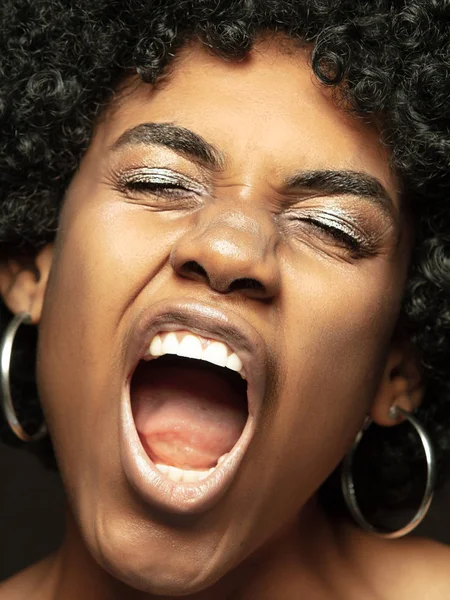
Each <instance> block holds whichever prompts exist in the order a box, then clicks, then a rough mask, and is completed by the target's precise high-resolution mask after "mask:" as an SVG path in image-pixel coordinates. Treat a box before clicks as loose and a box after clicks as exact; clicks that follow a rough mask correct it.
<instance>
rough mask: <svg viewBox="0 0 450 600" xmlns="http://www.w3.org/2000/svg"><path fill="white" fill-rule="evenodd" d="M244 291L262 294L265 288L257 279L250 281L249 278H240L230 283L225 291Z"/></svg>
mask: <svg viewBox="0 0 450 600" xmlns="http://www.w3.org/2000/svg"><path fill="white" fill-rule="evenodd" d="M244 290H246V291H256V292H261V293H264V292H265V287H264V286H263V284H262V283H261V282H259V281H258V280H257V279H252V278H251V277H241V278H240V279H235V280H234V281H232V282H231V283H230V285H229V287H228V290H227V291H228V292H235V291H244Z"/></svg>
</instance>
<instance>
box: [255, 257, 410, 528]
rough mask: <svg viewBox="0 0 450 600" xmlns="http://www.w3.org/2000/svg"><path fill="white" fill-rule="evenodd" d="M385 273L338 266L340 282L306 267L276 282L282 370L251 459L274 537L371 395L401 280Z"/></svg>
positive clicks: (348, 437)
mask: <svg viewBox="0 0 450 600" xmlns="http://www.w3.org/2000/svg"><path fill="white" fill-rule="evenodd" d="M393 268H394V267H392V266H386V262H385V261H380V262H379V263H373V264H372V265H370V266H369V265H368V266H367V270H366V271H365V270H364V269H359V270H358V269H354V270H353V271H352V270H351V269H349V268H348V265H347V266H346V267H345V271H346V274H345V275H344V273H343V271H344V269H343V270H339V269H336V268H331V267H330V268H329V269H326V268H323V267H314V266H313V265H309V267H308V268H306V266H305V270H304V271H303V272H302V273H301V274H300V275H299V274H298V271H297V276H296V278H293V279H291V280H290V281H288V280H287V279H286V280H285V286H284V290H285V293H284V296H283V307H282V311H281V314H283V318H284V323H283V327H281V328H279V330H281V334H280V336H279V343H280V347H281V348H282V351H281V353H280V355H281V356H280V357H281V363H282V364H284V365H285V368H284V369H283V371H282V372H281V373H280V379H279V381H278V384H277V386H276V392H275V393H274V394H273V398H272V399H270V400H269V399H268V401H267V407H268V412H270V415H267V416H268V418H267V423H270V426H268V427H267V428H266V429H265V430H264V431H262V432H261V436H262V437H264V445H265V447H266V448H267V454H266V455H265V456H264V457H252V460H253V461H255V462H256V463H260V467H259V468H258V467H256V470H257V471H258V472H259V473H260V474H261V476H260V477H259V485H261V486H264V485H267V487H268V488H271V489H272V493H271V496H270V502H267V496H266V497H264V496H263V495H261V503H262V506H259V507H258V510H260V511H262V512H263V513H265V514H268V515H274V516H273V526H274V527H276V523H277V522H278V523H279V522H280V516H282V515H289V514H291V515H292V516H293V515H295V513H296V512H297V511H298V510H299V509H300V507H301V506H302V505H303V504H304V503H305V502H306V501H307V500H308V498H309V497H310V496H311V495H313V494H314V493H315V491H316V490H317V488H318V487H319V486H320V485H321V484H322V482H323V481H324V480H325V479H326V477H327V476H328V475H329V474H330V473H331V472H332V471H333V470H334V468H335V467H336V466H337V465H338V463H339V462H340V460H341V458H342V457H343V456H344V454H345V452H346V451H347V449H348V447H349V445H350V444H351V442H352V441H353V439H354V437H355V435H356V433H357V431H358V430H359V428H360V426H361V423H362V421H363V419H364V416H365V414H366V413H367V410H368V408H369V406H370V403H371V402H372V400H373V398H374V396H375V394H376V391H377V388H378V385H379V381H380V377H381V375H382V372H383V367H384V360H385V356H386V352H387V348H388V344H389V340H390V337H391V335H392V331H393V328H394V326H395V323H396V320H397V315H398V311H399V307H400V300H401V289H398V287H397V286H396V287H395V289H394V288H392V283H391V282H392V281H397V282H398V281H401V278H402V273H401V272H397V273H393V272H392V271H391V269H393ZM395 268H396V267H395ZM254 464H255V463H254V462H253V463H252V468H255V467H254ZM255 502H256V503H257V502H258V500H255ZM254 509H255V507H254ZM281 518H286V517H281Z"/></svg>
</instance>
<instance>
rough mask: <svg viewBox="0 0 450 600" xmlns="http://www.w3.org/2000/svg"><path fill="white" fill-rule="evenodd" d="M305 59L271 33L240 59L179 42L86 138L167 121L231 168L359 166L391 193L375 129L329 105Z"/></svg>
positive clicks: (111, 136)
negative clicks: (153, 76) (171, 56)
mask: <svg viewBox="0 0 450 600" xmlns="http://www.w3.org/2000/svg"><path fill="white" fill-rule="evenodd" d="M308 59H309V53H308V51H307V49H305V48H297V47H294V46H292V47H288V46H287V45H286V41H283V43H280V42H279V41H277V40H276V39H272V40H270V41H263V42H260V43H259V44H257V45H256V46H255V48H254V49H253V51H252V52H251V53H250V54H249V55H248V57H247V58H246V59H245V60H243V61H241V62H237V61H236V62H230V61H225V60H223V59H221V58H220V57H218V56H216V55H214V54H212V53H209V52H207V51H206V50H205V49H204V48H203V47H201V46H200V45H199V44H192V45H189V46H185V47H184V48H183V49H182V50H181V51H180V52H179V53H178V55H177V57H176V59H175V60H174V62H173V64H172V65H171V67H170V70H169V71H168V73H167V74H166V75H165V76H164V78H163V79H162V80H161V81H160V82H158V83H157V84H156V86H153V85H149V84H145V83H143V82H141V81H140V80H137V79H133V80H129V81H128V82H127V83H126V85H125V86H124V88H123V90H121V92H119V94H118V96H117V99H116V101H115V103H114V105H113V107H112V110H110V111H109V113H108V118H105V119H103V120H102V123H101V124H100V126H99V127H98V128H97V133H96V136H95V138H94V139H95V140H96V144H97V145H98V144H100V145H101V146H102V147H103V149H104V148H105V147H110V146H111V145H112V144H113V143H114V142H115V141H116V140H117V138H118V137H119V136H120V135H121V134H122V133H123V132H124V131H126V130H127V129H130V128H132V127H135V126H136V125H138V124H139V123H143V122H156V123H158V122H160V123H168V122H169V123H174V124H177V125H182V126H183V127H186V128H189V129H191V130H192V131H194V132H196V133H198V134H199V135H201V136H202V137H203V138H204V139H206V140H207V141H208V142H210V143H211V144H213V145H215V146H217V147H218V148H220V149H221V150H222V151H223V153H224V154H225V155H226V157H227V159H228V165H229V166H231V168H232V169H233V170H234V168H235V167H236V168H237V166H238V165H242V161H243V160H244V159H245V163H246V165H247V166H248V167H249V168H250V165H251V164H254V165H255V168H257V165H258V166H260V167H263V168H264V169H265V170H266V172H267V173H268V174H269V173H271V172H272V171H276V170H277V169H283V168H285V169H286V170H287V171H288V170H289V169H298V168H299V167H301V168H305V169H308V168H311V169H317V168H336V169H359V170H364V169H365V170H369V171H370V172H371V174H372V175H374V176H376V177H377V178H379V179H380V181H381V182H382V183H383V185H384V186H385V187H386V188H388V189H389V191H390V192H392V194H393V195H396V194H395V192H396V189H395V187H396V185H395V181H394V177H393V174H392V173H391V172H390V169H389V155H388V151H387V149H386V147H384V146H383V145H382V144H381V142H380V140H379V134H378V132H377V131H376V130H375V128H374V127H372V126H370V125H368V124H367V123H363V122H362V121H361V120H359V119H357V118H355V117H353V116H350V115H349V114H348V113H346V112H345V111H344V110H342V109H340V108H339V107H338V106H337V103H336V101H335V100H334V99H333V96H332V93H331V92H330V90H328V89H326V88H324V87H323V86H321V85H320V84H319V83H318V82H317V80H316V79H315V77H314V75H313V73H312V70H311V68H310V65H309V63H308ZM252 159H255V161H253V160H252ZM233 162H235V163H236V164H233Z"/></svg>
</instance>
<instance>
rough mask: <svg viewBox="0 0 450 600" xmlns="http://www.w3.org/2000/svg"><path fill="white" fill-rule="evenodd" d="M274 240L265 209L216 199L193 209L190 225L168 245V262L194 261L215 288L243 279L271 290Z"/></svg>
mask: <svg viewBox="0 0 450 600" xmlns="http://www.w3.org/2000/svg"><path fill="white" fill-rule="evenodd" d="M218 204H220V206H218ZM276 246H277V232H276V227H275V225H274V221H273V217H272V215H269V214H268V213H267V211H265V210H263V209H262V208H259V207H255V206H249V205H247V204H246V203H242V205H239V206H238V207H237V206H236V205H235V204H234V205H230V204H228V203H227V204H225V203H221V202H218V203H214V205H213V206H210V207H209V210H204V211H200V213H199V214H198V215H197V221H196V223H195V225H194V227H193V228H192V229H190V230H189V231H188V232H187V233H186V234H185V235H184V236H183V237H182V238H181V239H180V240H179V242H178V243H177V244H176V245H175V247H174V248H173V251H172V254H173V256H172V264H173V265H174V266H175V268H176V270H178V271H180V269H183V265H186V264H188V263H196V264H197V265H200V267H201V268H202V270H203V271H204V275H205V277H204V278H205V279H206V280H207V281H208V282H209V284H210V286H211V287H213V288H215V289H217V290H219V291H221V292H225V291H231V289H232V288H233V289H237V287H239V286H238V285H237V286H236V283H237V282H238V281H243V280H246V281H253V282H254V283H255V282H257V285H258V288H259V290H260V291H261V290H265V292H264V293H265V295H273V294H274V293H276V289H277V287H278V284H279V272H278V264H277V260H276ZM197 273H198V269H197ZM251 287H252V289H253V290H255V285H253V286H251Z"/></svg>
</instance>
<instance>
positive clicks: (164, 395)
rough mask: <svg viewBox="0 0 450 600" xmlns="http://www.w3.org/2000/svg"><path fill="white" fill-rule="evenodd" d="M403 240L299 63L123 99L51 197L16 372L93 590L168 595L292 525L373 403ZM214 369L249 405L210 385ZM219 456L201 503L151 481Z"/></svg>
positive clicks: (197, 488) (368, 140) (354, 145)
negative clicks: (33, 315) (44, 262)
mask: <svg viewBox="0 0 450 600" xmlns="http://www.w3.org/2000/svg"><path fill="white" fill-rule="evenodd" d="M406 221H407V219H406V217H405V215H404V214H403V208H402V207H401V206H400V203H399V198H398V194H397V192H396V181H395V179H394V177H393V175H392V174H391V173H390V171H389V168H388V156H387V153H386V150H385V149H384V148H383V147H382V146H381V144H380V143H379V140H378V137H377V134H376V133H375V132H374V131H373V130H371V129H369V128H368V127H367V126H366V125H363V124H362V123H361V122H358V121H357V120H356V119H351V118H349V117H346V116H345V115H344V114H343V113H342V112H341V111H340V110H338V109H337V108H336V107H335V105H334V104H333V102H332V101H331V99H330V97H329V96H328V95H327V94H326V93H325V92H324V91H323V90H322V89H320V88H319V86H318V84H317V83H316V82H315V80H314V78H313V77H312V74H311V71H310V68H309V67H308V66H307V63H306V58H303V55H302V52H301V51H296V52H295V54H294V53H291V55H289V54H288V53H283V52H281V51H279V50H277V47H276V46H275V44H274V43H273V42H272V45H270V44H262V45H260V46H259V47H258V48H257V50H256V51H254V52H253V53H252V55H251V57H250V58H249V59H247V60H245V61H244V62H242V63H239V64H234V63H227V62H224V61H222V60H221V59H220V58H217V57H213V56H210V55H208V54H206V53H205V52H204V51H203V50H201V49H200V48H197V47H192V48H190V49H185V50H183V52H182V53H181V54H180V56H179V58H178V60H177V62H176V64H175V66H174V68H173V71H172V72H171V73H170V75H169V76H168V78H167V79H165V81H164V83H163V84H162V85H160V86H158V87H157V88H152V87H151V86H148V85H145V84H143V83H138V82H136V81H131V82H129V85H128V86H127V87H126V88H125V89H124V90H123V92H122V93H121V95H120V98H119V99H118V100H117V101H116V103H115V105H114V106H113V107H111V108H110V109H109V110H108V112H107V113H106V114H105V115H104V116H103V118H102V119H101V120H100V122H99V123H98V125H97V127H96V131H95V134H94V136H93V140H92V143H91V145H90V148H89V150H88V152H87V154H86V155H85V157H84V159H83V161H82V163H81V166H80V169H79V171H78V172H77V174H76V176H75V177H74V179H73V181H72V183H71V185H70V188H69V190H68V192H67V197H66V199H65V202H64V206H63V209H62V213H61V221H60V227H59V230H58V235H57V240H56V244H55V248H54V258H53V265H52V271H51V275H50V279H49V283H48V287H47V294H46V299H45V303H44V309H43V315H42V319H41V324H40V340H39V351H38V380H39V388H40V393H41V398H42V404H43V407H44V410H45V413H46V418H47V421H48V424H49V428H50V431H51V435H52V439H53V442H54V445H55V450H56V453H57V457H58V460H59V464H60V468H61V472H62V475H63V478H64V481H65V485H66V489H67V491H68V496H69V499H70V502H71V506H72V510H73V513H74V515H75V518H76V521H77V523H78V525H79V527H80V529H81V532H82V535H83V537H84V539H85V542H86V544H87V546H88V548H89V550H90V552H91V553H92V554H93V556H94V557H95V558H96V560H97V561H98V562H99V563H100V564H101V565H102V566H103V567H104V568H106V569H107V570H108V571H110V572H111V573H112V574H113V575H115V576H116V577H118V578H119V579H121V580H123V581H125V582H126V583H128V584H130V585H131V586H133V587H135V588H138V589H142V590H147V591H153V592H155V593H157V592H159V593H179V592H181V591H183V592H184V593H187V592H188V591H189V590H191V591H194V590H196V589H201V588H202V587H205V586H206V585H208V584H211V583H212V582H213V581H215V580H217V579H218V578H219V577H221V576H222V575H224V573H226V572H227V571H230V570H231V569H232V568H233V567H234V566H236V565H237V564H239V563H241V562H242V561H243V560H244V558H245V557H246V556H248V555H249V554H250V553H251V552H253V551H254V550H255V549H257V548H259V547H261V546H262V545H263V544H264V543H265V542H266V541H268V540H269V538H270V537H272V536H274V535H275V534H277V532H278V531H280V530H281V529H282V528H284V527H285V526H286V525H287V524H289V523H290V522H292V521H293V520H294V519H295V518H296V516H297V515H298V514H300V517H301V515H302V508H303V507H305V505H306V504H307V502H308V500H309V499H310V498H311V497H312V496H313V495H314V494H315V492H316V491H317V489H318V487H319V486H320V484H321V483H322V482H323V481H324V479H325V478H326V477H327V476H328V475H329V474H330V473H331V471H332V470H333V469H334V468H335V467H336V465H337V463H338V462H339V461H340V459H341V458H342V456H343V455H344V453H345V452H346V450H347V448H348V446H349V444H350V443H351V441H352V439H353V438H354V435H355V433H356V432H357V430H358V428H359V427H360V425H361V422H362V420H363V419H364V416H365V414H366V413H367V411H368V409H369V407H370V404H371V403H372V402H373V400H374V398H375V396H376V392H377V388H378V385H379V382H380V378H381V376H382V374H383V370H384V367H385V363H386V357H387V354H388V351H389V344H390V340H391V337H392V333H393V329H394V327H395V324H396V320H397V317H398V312H399V306H400V302H401V297H402V291H403V287H404V281H405V275H406V271H407V266H408V260H409V246H408V235H407V231H406V225H405V223H406ZM173 331H175V332H176V334H175V337H176V340H177V341H178V342H181V341H182V340H183V339H184V337H185V336H186V334H187V332H192V333H193V334H194V339H193V338H188V342H185V345H184V346H183V348H184V350H179V348H180V347H179V346H178V347H177V346H176V345H175V350H173V348H172V350H170V349H169V350H168V349H167V348H169V346H167V345H166V346H164V347H163V348H165V351H166V352H169V353H173V352H177V351H180V352H181V353H183V352H184V353H189V351H187V352H185V350H186V348H188V349H189V348H190V351H191V352H194V354H195V352H198V353H199V354H198V356H201V357H202V360H197V361H194V360H191V361H189V360H188V359H183V358H179V359H177V360H171V359H167V357H166V358H165V359H164V358H160V359H157V360H156V359H155V360H154V362H153V361H150V360H148V359H149V358H150V356H148V355H147V356H146V357H145V361H146V362H141V363H140V366H139V368H138V369H137V370H136V367H137V365H138V363H139V361H140V359H143V357H144V355H145V354H146V351H147V349H148V347H149V346H150V344H151V342H152V340H153V339H154V338H155V336H156V335H157V334H158V333H161V332H162V338H160V339H162V341H164V339H166V336H167V333H168V332H173ZM170 339H171V343H174V338H173V336H172V337H171V338H170ZM214 341H219V342H221V344H216V346H213V342H214ZM158 345H159V342H158V341H157V342H154V345H153V351H154V353H155V354H158V353H160V352H161V348H159V351H158V348H157V346H158ZM169 345H170V344H169ZM211 346H212V347H213V350H214V348H215V351H213V350H211ZM207 347H210V350H209V351H208V352H210V353H209V354H208V352H207V351H206V348H207ZM155 348H156V350H155ZM192 349H194V350H192ZM202 352H203V353H204V354H202ZM205 352H206V353H205ZM221 353H222V354H221ZM232 353H234V354H236V355H237V356H238V357H239V360H241V361H242V363H243V371H244V375H245V376H246V379H247V384H248V389H247V396H248V400H246V398H245V393H243V388H242V385H244V387H245V383H244V382H243V381H242V383H240V381H241V378H240V375H238V374H235V375H234V378H233V373H234V371H232V369H231V368H221V369H215V368H213V366H211V365H210V362H209V361H210V360H213V361H216V362H220V360H222V359H221V358H220V357H221V356H222V358H223V356H224V357H225V358H224V359H223V360H228V359H229V357H230V355H231V354H232ZM239 360H237V359H236V358H234V357H233V358H232V359H231V362H230V363H229V365H230V366H233V361H234V367H235V368H239V366H240V365H239ZM158 361H159V362H158ZM222 364H223V363H222ZM130 390H131V391H130ZM243 428H244V429H243ZM138 430H139V434H138ZM241 432H242V433H241ZM239 436H240V439H239V441H237V440H238V438H239ZM233 445H234V446H233ZM228 451H229V454H228V458H226V459H225V460H224V461H223V462H222V463H221V465H219V466H218V467H217V468H215V469H214V468H213V471H212V473H211V475H210V476H209V477H207V478H205V479H203V480H199V479H198V478H197V480H195V481H191V482H185V483H180V482H178V483H176V482H174V481H172V480H171V479H170V478H169V477H168V476H167V475H165V474H164V473H161V472H160V470H159V469H158V468H156V467H155V466H154V464H155V463H161V464H172V465H175V466H178V467H181V468H184V469H188V470H199V469H200V470H208V469H210V468H212V467H214V465H215V464H216V462H217V459H218V457H219V456H220V455H222V454H224V453H227V452H228ZM150 456H151V457H152V458H153V460H151V459H150ZM211 465H212V467H211ZM176 472H177V473H178V471H176ZM172 473H175V471H173V472H172ZM172 476H173V475H172ZM300 520H301V519H300ZM300 531H301V530H300Z"/></svg>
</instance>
